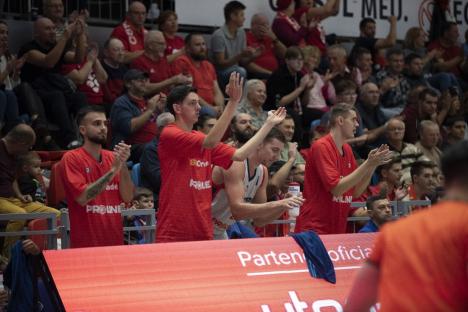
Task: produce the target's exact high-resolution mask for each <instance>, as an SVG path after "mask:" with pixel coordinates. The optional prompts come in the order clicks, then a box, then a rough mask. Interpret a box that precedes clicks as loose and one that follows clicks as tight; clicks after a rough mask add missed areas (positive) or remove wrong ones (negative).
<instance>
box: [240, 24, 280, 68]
mask: <svg viewBox="0 0 468 312" xmlns="http://www.w3.org/2000/svg"><path fill="white" fill-rule="evenodd" d="M245 35H246V40H247V46H248V47H252V48H255V49H257V48H261V49H262V54H260V55H259V56H258V57H257V58H256V59H254V60H253V62H254V63H255V64H257V65H258V66H260V67H263V68H265V69H268V70H270V71H272V72H273V71H275V70H276V69H278V60H277V59H276V55H275V52H274V46H273V41H272V40H271V38H269V37H267V36H265V37H264V38H262V39H260V40H259V39H257V38H256V37H255V36H254V35H253V34H252V32H250V31H247V32H246V34H245Z"/></svg>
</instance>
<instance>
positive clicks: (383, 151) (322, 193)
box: [295, 104, 392, 234]
mask: <svg viewBox="0 0 468 312" xmlns="http://www.w3.org/2000/svg"><path fill="white" fill-rule="evenodd" d="M358 125H359V124H358V122H357V115H356V111H355V109H354V108H353V107H352V106H350V105H347V104H337V105H335V106H334V107H333V108H332V110H331V113H330V126H331V129H330V133H329V134H328V135H326V136H324V137H322V138H320V139H319V140H317V141H316V142H315V143H314V144H313V145H312V147H311V148H310V152H309V159H310V160H313V161H307V163H306V172H305V180H304V198H305V199H306V201H305V203H304V205H303V206H302V208H301V211H300V214H299V216H298V218H297V223H296V228H295V231H296V233H297V232H302V231H307V230H314V231H316V232H317V233H318V234H338V233H345V232H346V222H347V217H348V214H349V210H350V207H351V202H352V201H353V198H355V197H358V196H360V195H361V194H362V193H363V192H364V190H365V189H366V188H367V186H368V185H369V182H370V179H371V177H372V174H373V173H374V171H375V169H376V168H377V167H378V166H379V165H382V164H385V163H387V162H389V161H390V159H391V155H392V154H391V152H390V151H389V149H388V146H386V145H381V146H380V147H379V148H377V149H374V150H372V151H371V152H370V153H369V156H368V159H367V160H366V161H364V163H362V164H361V165H360V166H359V167H357V165H356V160H355V159H354V155H353V151H352V150H351V147H350V146H349V145H348V144H347V143H345V142H346V140H348V139H351V138H353V137H354V133H355V131H356V129H357V127H358ZM356 167H357V168H356Z"/></svg>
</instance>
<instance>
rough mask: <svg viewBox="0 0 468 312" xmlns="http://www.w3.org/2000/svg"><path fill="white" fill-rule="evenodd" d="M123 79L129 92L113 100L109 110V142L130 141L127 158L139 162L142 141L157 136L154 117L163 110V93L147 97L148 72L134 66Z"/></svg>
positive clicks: (143, 145)
mask: <svg viewBox="0 0 468 312" xmlns="http://www.w3.org/2000/svg"><path fill="white" fill-rule="evenodd" d="M124 81H125V87H126V88H127V90H128V92H127V93H126V94H124V95H122V96H120V97H119V98H117V99H116V100H115V103H114V104H113V105H112V108H111V113H110V120H111V123H112V146H115V145H117V144H118V143H119V142H121V141H125V143H127V144H131V145H132V148H131V155H130V160H132V161H134V162H139V161H140V157H141V154H142V152H143V149H144V147H145V144H146V143H149V142H150V141H151V140H152V139H153V138H154V137H155V136H156V123H155V121H156V117H157V115H158V114H160V113H161V112H163V111H164V104H165V95H164V94H156V95H154V96H153V97H152V98H150V99H149V100H146V99H145V97H144V96H145V93H146V90H147V86H148V75H147V74H146V73H143V72H141V71H139V70H137V69H130V70H129V71H128V72H127V73H126V74H125V76H124Z"/></svg>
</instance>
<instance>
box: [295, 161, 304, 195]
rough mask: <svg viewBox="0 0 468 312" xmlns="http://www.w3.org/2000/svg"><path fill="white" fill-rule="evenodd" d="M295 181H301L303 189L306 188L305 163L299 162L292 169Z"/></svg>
mask: <svg viewBox="0 0 468 312" xmlns="http://www.w3.org/2000/svg"><path fill="white" fill-rule="evenodd" d="M292 174H293V181H294V182H297V183H299V185H300V186H301V190H303V189H304V175H305V163H304V164H297V165H296V166H294V169H293V170H292Z"/></svg>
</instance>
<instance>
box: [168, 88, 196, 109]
mask: <svg viewBox="0 0 468 312" xmlns="http://www.w3.org/2000/svg"><path fill="white" fill-rule="evenodd" d="M190 92H195V93H196V92H197V89H196V88H194V87H191V86H187V85H181V86H177V87H174V88H173V89H172V90H171V93H169V95H168V96H167V103H166V108H167V110H168V111H169V112H170V113H171V114H172V115H174V116H175V111H174V107H173V106H172V105H174V104H177V103H181V102H182V101H183V100H184V99H185V98H186V97H187V95H189V93H190Z"/></svg>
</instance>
